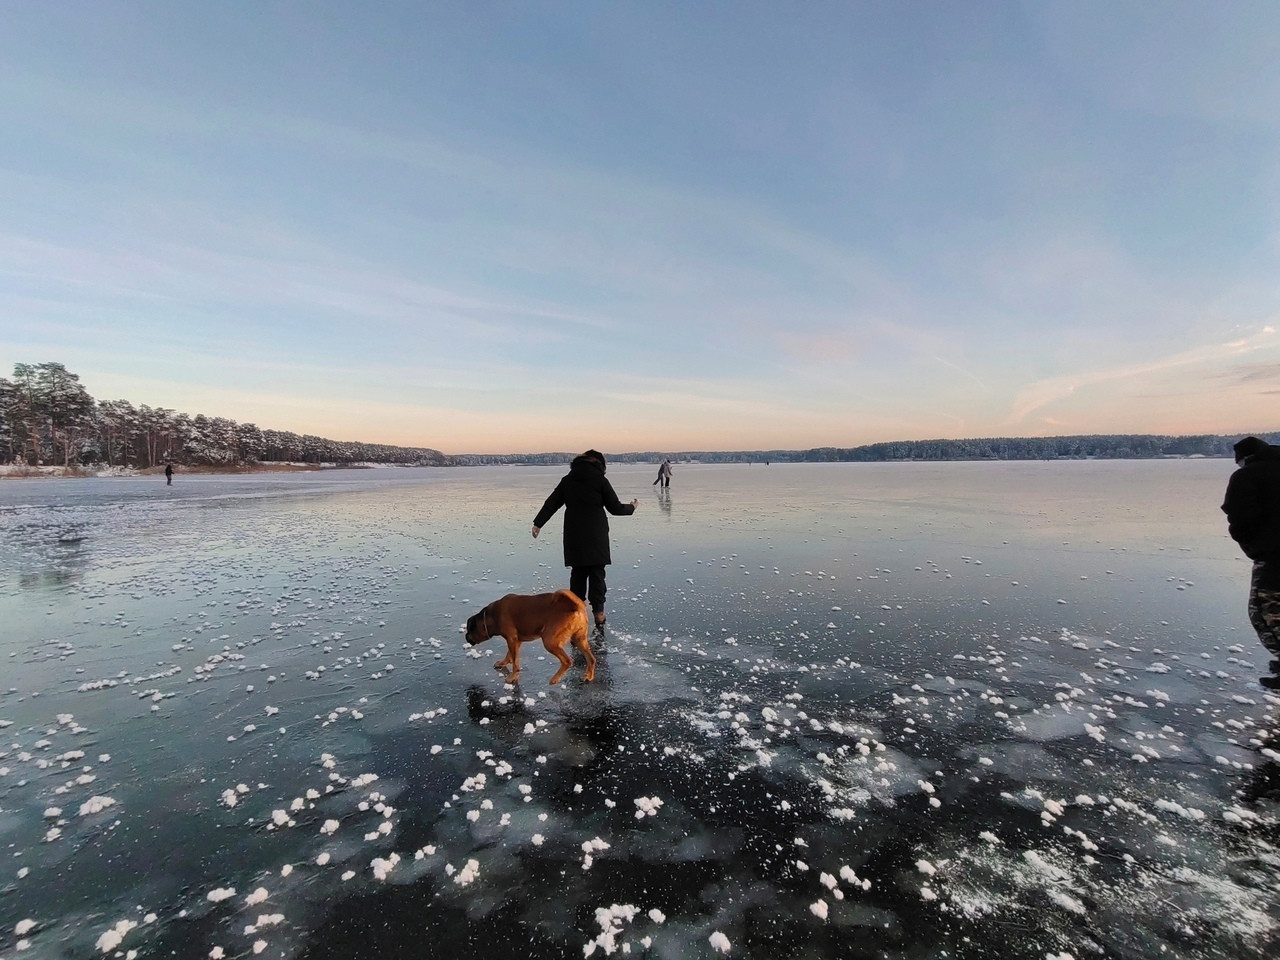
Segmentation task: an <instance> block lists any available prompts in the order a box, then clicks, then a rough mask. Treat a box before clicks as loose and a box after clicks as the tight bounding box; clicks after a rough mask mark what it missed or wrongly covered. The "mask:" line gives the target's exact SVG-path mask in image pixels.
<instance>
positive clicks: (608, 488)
mask: <svg viewBox="0 0 1280 960" xmlns="http://www.w3.org/2000/svg"><path fill="white" fill-rule="evenodd" d="M602 483H603V484H604V485H603V486H602V487H601V488H600V493H601V494H602V495H603V497H604V508H605V509H606V510H608V511H609V512H610V513H612V514H613V515H614V516H617V517H626V516H630V515H631V514H633V513H635V512H636V508H635V507H633V506H632V505H631V504H629V503H623V502H622V501H621V500H619V499H618V495H617V494H616V493H614V492H613V484H611V483H610V482H609V481H608V480H604V481H602Z"/></svg>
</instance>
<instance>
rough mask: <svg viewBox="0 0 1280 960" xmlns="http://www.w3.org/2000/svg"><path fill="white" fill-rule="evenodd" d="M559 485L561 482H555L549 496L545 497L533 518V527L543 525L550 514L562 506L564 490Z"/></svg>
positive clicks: (549, 517)
mask: <svg viewBox="0 0 1280 960" xmlns="http://www.w3.org/2000/svg"><path fill="white" fill-rule="evenodd" d="M561 487H562V485H561V484H559V483H557V484H556V488H555V489H554V490H552V491H551V496H549V497H547V502H546V503H544V504H543V505H542V509H541V510H539V511H538V515H537V516H536V517H534V518H533V525H534V526H535V527H538V528H542V527H545V526H546V525H547V521H548V520H550V519H551V515H552V514H553V513H555V512H556V511H557V510H559V509H560V508H561V507H563V506H564V490H563V489H561Z"/></svg>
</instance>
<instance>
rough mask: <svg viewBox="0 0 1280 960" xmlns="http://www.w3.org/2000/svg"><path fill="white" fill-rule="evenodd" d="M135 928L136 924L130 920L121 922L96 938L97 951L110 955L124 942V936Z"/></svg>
mask: <svg viewBox="0 0 1280 960" xmlns="http://www.w3.org/2000/svg"><path fill="white" fill-rule="evenodd" d="M136 926H137V924H136V923H135V922H134V921H132V920H121V921H120V922H119V923H117V924H116V925H115V926H114V927H112V928H111V929H109V930H107V932H106V933H104V934H102V936H100V937H98V949H99V950H101V951H102V952H103V953H111V952H112V951H113V950H115V949H116V948H117V947H119V946H120V944H121V943H122V942H123V941H124V937H125V934H127V933H128V932H129V931H130V930H132V929H134V928H135V927H136Z"/></svg>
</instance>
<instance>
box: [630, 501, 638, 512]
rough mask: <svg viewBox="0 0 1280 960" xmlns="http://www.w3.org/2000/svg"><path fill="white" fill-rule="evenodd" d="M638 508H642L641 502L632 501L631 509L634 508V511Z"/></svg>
mask: <svg viewBox="0 0 1280 960" xmlns="http://www.w3.org/2000/svg"><path fill="white" fill-rule="evenodd" d="M638 506H640V501H639V500H632V501H631V508H632V509H633V510H634V509H635V508H636V507H638Z"/></svg>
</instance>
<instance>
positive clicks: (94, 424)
mask: <svg viewBox="0 0 1280 960" xmlns="http://www.w3.org/2000/svg"><path fill="white" fill-rule="evenodd" d="M259 461H288V462H295V463H339V464H349V463H395V464H415V465H417V464H421V465H432V466H441V465H445V464H447V463H448V462H449V458H448V457H446V456H445V455H444V454H442V453H441V452H440V451H439V450H431V449H428V448H425V447H396V446H389V445H386V444H377V443H357V442H345V441H340V440H328V439H325V438H324V437H315V436H311V435H301V436H300V435H298V434H296V433H290V432H288V431H286V430H263V429H259V428H258V427H257V426H256V425H255V424H252V423H236V421H234V420H228V419H226V418H225V417H207V416H205V415H204V414H197V415H196V416H194V417H192V416H188V415H187V414H185V413H177V412H175V411H173V410H167V409H165V408H163V407H148V406H147V405H146V404H141V405H140V406H137V407H135V406H134V405H133V404H131V403H130V402H129V401H128V400H94V399H93V397H91V396H90V395H89V392H88V391H87V390H85V388H84V387H83V386H82V385H81V383H80V378H79V376H77V375H76V374H74V373H71V372H70V371H69V370H67V368H66V367H64V366H63V365H62V364H60V363H36V364H28V363H19V364H15V365H14V368H13V379H12V380H5V379H3V378H0V463H26V464H29V465H32V466H35V465H39V464H61V465H62V466H65V467H70V466H73V465H76V464H84V463H104V464H107V465H109V466H121V467H141V468H147V467H153V466H156V465H158V464H161V463H165V462H173V463H177V464H185V465H191V466H196V465H200V466H232V465H236V464H251V463H254V462H259Z"/></svg>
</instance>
